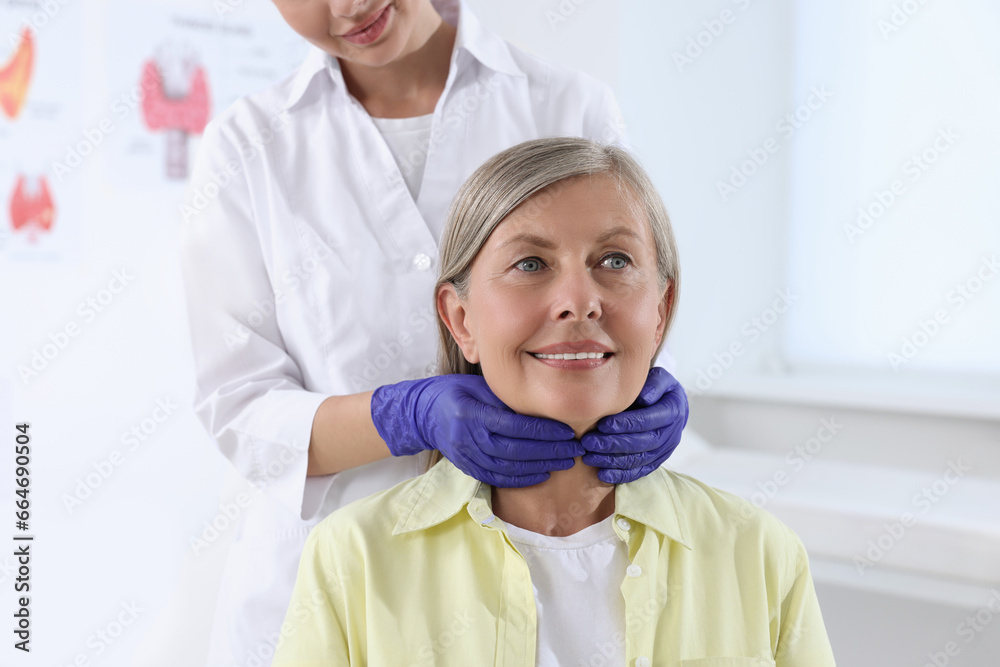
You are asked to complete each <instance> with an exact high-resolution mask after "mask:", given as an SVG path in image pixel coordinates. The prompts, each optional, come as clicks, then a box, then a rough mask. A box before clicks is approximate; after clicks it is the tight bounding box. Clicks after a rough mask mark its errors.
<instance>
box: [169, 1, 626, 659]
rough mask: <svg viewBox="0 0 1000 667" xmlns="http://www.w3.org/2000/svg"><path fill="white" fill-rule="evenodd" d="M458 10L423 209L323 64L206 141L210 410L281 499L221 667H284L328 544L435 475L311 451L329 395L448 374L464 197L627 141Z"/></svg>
mask: <svg viewBox="0 0 1000 667" xmlns="http://www.w3.org/2000/svg"><path fill="white" fill-rule="evenodd" d="M437 4H439V5H440V4H443V3H437ZM450 9H451V11H449V7H439V11H441V13H442V15H443V16H444V17H445V19H446V20H449V21H450V22H451V23H452V24H455V23H456V14H458V17H457V18H458V19H459V20H457V26H458V34H457V38H456V44H455V49H454V51H453V53H452V60H451V67H450V70H449V73H448V79H447V83H446V85H445V88H444V92H443V93H442V95H441V98H440V100H439V101H438V103H437V106H436V108H435V110H434V119H433V126H432V131H431V138H430V145H429V149H428V153H427V158H426V166H425V169H424V175H423V182H422V186H421V189H420V191H419V195H418V197H417V199H416V201H414V199H413V197H412V196H411V195H410V192H409V191H408V189H407V187H406V184H405V183H404V181H403V178H402V176H401V171H400V166H399V165H398V164H397V163H396V162H395V160H394V159H393V156H392V154H391V153H390V151H389V148H388V147H387V145H386V143H385V141H383V139H382V136H381V135H380V134H379V132H378V130H377V128H376V127H375V125H374V123H373V122H372V120H371V118H370V117H369V116H368V114H367V113H366V112H365V110H364V108H363V107H362V106H361V105H360V104H359V103H358V102H357V101H356V100H355V99H354V98H353V97H352V96H351V95H350V94H349V93H348V92H347V89H346V87H345V85H344V80H343V77H342V74H341V71H340V68H339V66H338V63H337V60H336V59H334V58H331V57H329V56H327V55H326V54H325V53H323V52H322V51H320V50H319V49H316V48H313V50H312V51H311V53H310V54H309V56H308V57H307V58H306V60H305V61H304V62H303V64H302V66H301V67H300V69H299V70H298V71H297V72H296V73H294V74H293V75H291V76H289V77H288V78H286V79H284V80H282V81H280V82H278V83H277V84H275V85H274V86H272V87H270V88H268V89H266V90H264V91H262V92H259V93H256V94H253V95H250V96H247V97H244V98H243V99H240V100H239V101H237V102H236V103H234V104H233V105H232V106H231V107H230V108H229V109H227V110H226V111H224V112H223V113H221V114H220V115H219V116H218V117H216V118H215V119H214V120H212V122H210V123H209V125H208V127H207V128H206V129H205V133H204V136H203V139H202V142H201V148H200V150H199V153H198V156H197V158H196V165H195V168H194V170H193V174H192V178H191V183H190V186H189V189H188V195H187V203H186V204H185V208H184V218H185V221H184V225H183V232H182V265H183V276H184V282H185V290H186V295H187V305H188V315H189V322H190V330H191V339H192V346H193V352H194V358H195V370H196V397H195V410H196V412H197V414H198V417H199V418H200V420H201V421H202V423H203V424H204V425H205V428H206V429H207V430H208V432H209V433H210V434H211V435H212V436H213V437H214V439H215V441H216V443H217V444H218V447H219V450H220V451H221V452H222V453H223V454H224V455H225V456H226V458H227V459H229V461H230V462H231V463H232V464H233V466H235V468H236V470H237V471H238V472H239V474H240V475H242V476H243V477H244V478H245V479H247V480H249V481H250V482H252V483H254V484H255V485H257V486H258V487H259V488H261V489H263V490H264V493H261V494H258V496H257V497H256V499H255V500H254V501H253V503H252V504H251V506H250V507H249V508H247V509H245V510H243V512H242V514H241V516H240V519H239V521H240V524H239V526H238V529H237V530H238V532H237V535H236V538H235V542H234V544H233V545H232V547H231V550H230V554H229V556H228V560H227V564H226V568H225V572H224V575H223V581H222V584H221V590H220V593H219V599H218V605H217V608H216V615H215V624H214V628H213V633H212V642H211V648H210V656H209V662H208V664H209V665H210V667H229V666H231V665H238V666H239V667H252V666H255V665H268V664H270V656H271V655H272V653H273V646H274V644H275V643H276V642H277V639H278V634H277V633H278V631H279V629H280V627H281V624H282V620H283V618H284V615H285V611H286V607H287V604H288V601H289V598H290V596H291V591H292V586H293V584H294V582H295V575H296V570H297V566H298V561H299V557H300V555H301V551H302V545H303V543H304V540H305V537H306V535H307V533H308V532H309V530H310V528H311V527H312V526H313V525H315V524H316V523H317V522H318V521H319V520H321V519H322V518H324V517H325V516H327V515H328V514H329V513H330V512H332V511H333V510H335V509H336V508H338V507H341V506H342V505H344V504H346V503H348V502H350V501H352V500H355V499H357V498H361V497H363V496H366V495H369V494H371V493H374V492H377V491H380V490H382V489H386V488H388V487H390V486H392V485H394V484H396V483H398V482H401V481H403V480H405V479H408V478H410V477H412V476H413V475H416V474H419V473H420V472H422V471H423V469H424V466H425V464H426V459H427V453H423V454H420V455H417V456H409V457H401V458H390V459H385V460H381V461H377V462H374V463H371V464H369V465H365V466H362V467H360V468H356V469H354V470H349V471H345V472H342V473H338V474H336V475H328V476H324V477H308V478H307V477H306V465H307V450H308V445H309V437H310V432H311V428H312V422H313V417H314V415H315V413H316V409H317V408H318V406H319V404H320V403H321V402H322V401H323V400H324V399H325V398H326V397H327V396H329V395H342V394H352V393H357V392H361V391H367V390H371V389H374V388H376V387H378V386H381V385H384V384H388V383H394V382H399V381H401V380H406V379H411V378H418V377H426V376H428V375H431V374H433V373H434V372H435V360H436V351H437V337H438V333H437V326H436V319H435V317H436V316H435V312H434V307H433V287H434V283H435V280H436V274H437V257H438V237H439V234H440V230H441V228H442V227H443V224H444V220H445V216H446V214H447V209H448V205H449V203H450V202H451V199H452V197H453V196H454V194H455V192H456V191H457V190H458V188H459V186H460V185H461V184H462V182H463V181H464V180H465V179H466V178H467V177H468V176H469V175H470V174H471V173H472V171H473V170H475V169H476V167H478V166H479V165H480V164H481V163H482V162H483V161H485V160H486V159H487V158H488V157H490V156H491V155H493V154H495V153H497V152H498V151H500V150H503V149H504V148H507V147H509V146H512V145H514V144H517V143H519V142H521V141H525V140H528V139H533V138H538V137H543V136H554V135H581V136H586V137H590V138H593V139H598V140H603V141H620V140H621V139H622V121H621V117H620V113H619V110H618V107H617V104H616V102H615V100H614V96H613V94H612V92H611V90H610V88H609V87H608V86H606V85H604V84H602V83H600V82H598V81H597V80H595V79H593V78H591V77H589V76H587V75H585V74H582V73H580V72H576V71H571V70H567V69H564V68H560V67H556V66H552V65H549V64H546V63H544V62H541V61H539V60H537V59H536V58H534V57H532V56H529V55H527V54H525V53H524V52H522V51H520V50H518V49H516V48H514V47H512V46H510V45H509V44H507V43H506V42H504V41H503V40H501V39H500V38H499V37H497V36H496V35H495V34H493V33H491V32H490V31H488V30H487V29H485V28H484V27H483V26H482V25H481V24H480V23H479V22H478V21H477V19H476V17H475V16H474V15H473V14H472V13H471V12H470V11H469V10H468V8H467V7H466V6H465V5H464V4H463V5H462V6H461V11H460V13H459V12H458V11H457V10H458V7H455V6H452V7H450ZM401 567H405V564H401Z"/></svg>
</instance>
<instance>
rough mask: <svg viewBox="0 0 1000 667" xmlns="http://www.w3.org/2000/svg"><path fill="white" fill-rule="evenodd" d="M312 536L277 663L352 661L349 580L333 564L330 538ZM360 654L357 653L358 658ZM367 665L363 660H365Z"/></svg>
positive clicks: (291, 666)
mask: <svg viewBox="0 0 1000 667" xmlns="http://www.w3.org/2000/svg"><path fill="white" fill-rule="evenodd" d="M322 532H323V529H322V527H320V526H317V527H316V528H314V529H313V531H312V532H311V533H310V534H309V538H308V539H307V540H306V544H305V547H304V548H303V550H302V557H301V559H300V561H299V570H298V574H297V575H296V578H295V587H294V589H293V590H292V598H291V601H290V603H289V605H288V610H287V611H286V612H285V621H284V623H282V625H281V632H280V636H279V640H278V644H277V647H276V649H275V652H274V659H273V661H272V663H271V667H328V666H329V665H350V664H355V663H358V661H357V660H355V662H354V663H352V662H351V656H350V649H349V644H348V640H347V636H348V630H347V625H348V624H347V618H346V604H345V598H346V593H345V584H347V583H348V582H347V581H345V580H344V579H342V575H341V573H340V572H339V571H338V570H337V568H335V567H334V566H333V563H332V561H331V560H330V558H329V557H330V556H331V555H332V552H331V551H329V548H330V547H329V544H330V543H329V541H328V540H327V539H325V538H324V537H323V536H322ZM356 657H357V656H356ZM362 664H363V663H362Z"/></svg>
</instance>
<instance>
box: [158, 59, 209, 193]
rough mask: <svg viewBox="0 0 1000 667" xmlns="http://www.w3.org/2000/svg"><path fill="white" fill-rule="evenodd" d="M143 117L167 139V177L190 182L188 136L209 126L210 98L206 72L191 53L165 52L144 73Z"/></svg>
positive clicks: (199, 132) (198, 132)
mask: <svg viewBox="0 0 1000 667" xmlns="http://www.w3.org/2000/svg"><path fill="white" fill-rule="evenodd" d="M142 90H143V91H144V94H143V98H142V116H143V120H144V121H145V123H146V127H147V128H148V129H149V130H151V131H153V132H157V131H160V130H162V131H163V132H164V133H165V134H166V138H167V177H168V178H171V179H184V178H187V170H188V135H190V134H201V133H202V131H204V129H205V125H206V124H207V123H208V116H209V106H210V101H209V95H208V83H207V82H206V80H205V70H204V69H203V68H202V67H201V65H199V64H198V63H197V61H196V60H195V57H194V56H193V55H192V54H191V53H190V52H188V51H184V50H179V49H177V48H164V49H161V50H160V52H159V53H158V54H157V56H156V57H155V58H153V59H151V60H147V61H146V63H145V65H144V66H143V70H142Z"/></svg>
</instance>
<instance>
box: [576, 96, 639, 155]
mask: <svg viewBox="0 0 1000 667" xmlns="http://www.w3.org/2000/svg"><path fill="white" fill-rule="evenodd" d="M586 114H587V115H586V120H585V127H586V133H587V134H586V135H585V136H586V137H587V138H589V139H593V140H594V141H600V142H602V143H608V144H620V145H621V146H623V147H624V148H630V145H629V142H628V132H627V131H626V129H625V118H624V117H623V116H622V111H621V108H619V106H618V101H617V100H616V99H615V94H614V91H612V90H611V86H609V85H607V84H606V83H601V84H600V99H599V102H598V103H597V104H596V105H595V106H593V107H592V108H590V109H588V110H587V111H586Z"/></svg>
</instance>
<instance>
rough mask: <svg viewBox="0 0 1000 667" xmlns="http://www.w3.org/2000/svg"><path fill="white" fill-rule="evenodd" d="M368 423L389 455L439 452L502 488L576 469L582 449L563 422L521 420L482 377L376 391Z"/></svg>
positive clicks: (439, 379) (433, 379)
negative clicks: (555, 472)
mask: <svg viewBox="0 0 1000 667" xmlns="http://www.w3.org/2000/svg"><path fill="white" fill-rule="evenodd" d="M372 421H373V422H374V423H375V428H376V430H378V434H379V435H380V436H382V439H383V440H385V442H386V444H387V445H389V451H390V452H392V454H393V456H403V455H406V454H416V453H417V452H420V451H423V450H425V449H437V450H438V451H440V452H441V453H442V454H443V455H444V456H445V458H447V459H448V460H449V461H451V462H452V463H454V464H455V467H457V468H458V469H459V470H461V471H462V472H464V473H465V474H466V475H469V476H470V477H474V478H476V479H478V480H479V481H481V482H483V483H485V484H490V485H492V486H499V487H522V486H533V485H535V484H539V483H541V482H544V481H545V480H547V479H548V478H549V472H551V471H553V470H567V469H569V468H572V467H573V464H574V461H573V457H576V456H583V453H584V450H583V445H581V444H580V442H579V441H578V440H575V439H574V433H573V429H571V428H570V427H569V426H567V425H566V424H563V423H561V422H557V421H553V420H551V419H541V418H538V417H527V416H525V415H519V414H517V413H515V412H514V411H513V410H511V409H510V408H508V407H507V406H506V405H504V404H503V403H502V402H501V401H500V399H498V398H497V397H496V395H495V394H494V393H493V392H492V391H491V390H490V388H489V386H488V385H487V384H486V380H484V379H483V378H482V377H481V376H479V375H438V376H435V377H429V378H426V379H423V380H408V381H406V382H399V383H397V384H389V385H385V386H383V387H379V388H378V389H376V390H375V393H374V394H373V395H372Z"/></svg>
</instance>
